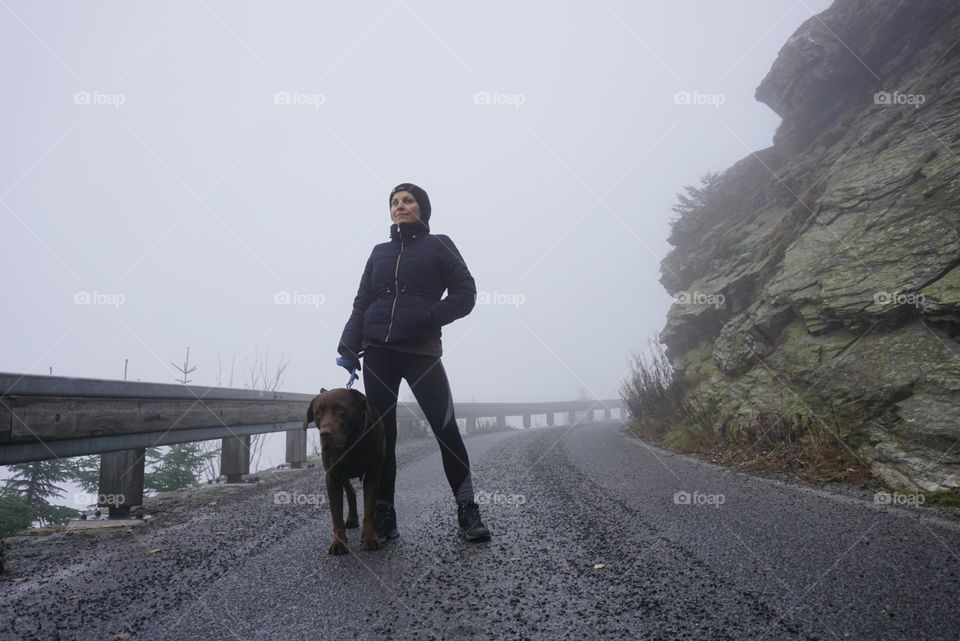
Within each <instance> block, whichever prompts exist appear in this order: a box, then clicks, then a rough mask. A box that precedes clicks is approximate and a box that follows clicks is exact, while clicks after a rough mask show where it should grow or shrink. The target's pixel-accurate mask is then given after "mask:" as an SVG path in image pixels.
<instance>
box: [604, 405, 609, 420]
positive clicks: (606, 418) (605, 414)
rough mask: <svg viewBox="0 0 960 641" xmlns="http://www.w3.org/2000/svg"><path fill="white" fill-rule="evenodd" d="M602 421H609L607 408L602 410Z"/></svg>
mask: <svg viewBox="0 0 960 641" xmlns="http://www.w3.org/2000/svg"><path fill="white" fill-rule="evenodd" d="M603 420H605V421H609V420H610V408H609V407H604V408H603Z"/></svg>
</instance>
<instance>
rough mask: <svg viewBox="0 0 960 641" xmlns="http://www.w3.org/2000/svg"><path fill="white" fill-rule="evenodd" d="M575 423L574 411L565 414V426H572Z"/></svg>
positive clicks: (575, 413) (575, 414) (575, 415)
mask: <svg viewBox="0 0 960 641" xmlns="http://www.w3.org/2000/svg"><path fill="white" fill-rule="evenodd" d="M576 422H577V412H576V411H575V410H570V411H569V412H567V424H568V425H573V424H574V423H576Z"/></svg>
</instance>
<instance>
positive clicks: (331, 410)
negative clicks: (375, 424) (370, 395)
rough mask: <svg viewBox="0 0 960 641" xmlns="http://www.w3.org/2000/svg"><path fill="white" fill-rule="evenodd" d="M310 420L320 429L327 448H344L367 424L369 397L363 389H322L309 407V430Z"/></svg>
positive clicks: (305, 420) (305, 422)
mask: <svg viewBox="0 0 960 641" xmlns="http://www.w3.org/2000/svg"><path fill="white" fill-rule="evenodd" d="M310 421H313V422H314V423H316V425H317V427H318V428H319V429H320V444H321V446H322V447H323V448H327V447H333V448H335V449H344V448H346V447H347V445H348V444H349V443H350V442H352V441H353V440H355V439H356V438H358V437H359V436H360V434H361V433H362V432H363V430H364V428H365V427H366V423H367V397H366V396H364V395H363V393H361V392H360V391H359V390H355V389H348V388H346V387H338V388H336V389H332V390H327V389H322V390H320V393H319V394H317V395H316V396H314V397H313V400H312V401H310V405H309V407H307V416H306V418H305V419H304V420H303V429H307V427H308V426H309V424H310Z"/></svg>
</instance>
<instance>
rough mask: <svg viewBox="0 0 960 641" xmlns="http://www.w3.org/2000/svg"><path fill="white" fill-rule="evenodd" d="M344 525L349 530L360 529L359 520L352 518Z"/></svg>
mask: <svg viewBox="0 0 960 641" xmlns="http://www.w3.org/2000/svg"><path fill="white" fill-rule="evenodd" d="M344 525H346V526H347V527H349V528H355V527H360V519H358V518H357V517H355V516H354V517H353V518H349V519H347V522H346V523H344Z"/></svg>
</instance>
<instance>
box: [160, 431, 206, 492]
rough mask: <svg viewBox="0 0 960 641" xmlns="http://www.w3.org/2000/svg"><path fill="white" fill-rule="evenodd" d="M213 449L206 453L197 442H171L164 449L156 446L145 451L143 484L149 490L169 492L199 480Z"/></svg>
mask: <svg viewBox="0 0 960 641" xmlns="http://www.w3.org/2000/svg"><path fill="white" fill-rule="evenodd" d="M212 456H216V452H205V451H204V450H203V448H202V446H201V444H200V443H181V444H179V445H171V446H170V447H169V448H168V449H167V450H166V451H163V450H162V449H161V448H158V447H151V448H149V449H148V450H147V467H148V469H149V470H150V471H149V472H146V473H145V474H144V480H143V487H144V490H146V491H148V492H169V491H172V490H178V489H180V488H182V487H190V486H193V485H197V484H198V483H199V482H200V474H201V472H202V471H203V469H204V467H205V466H206V465H207V461H208V460H209V459H210V457H212Z"/></svg>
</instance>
